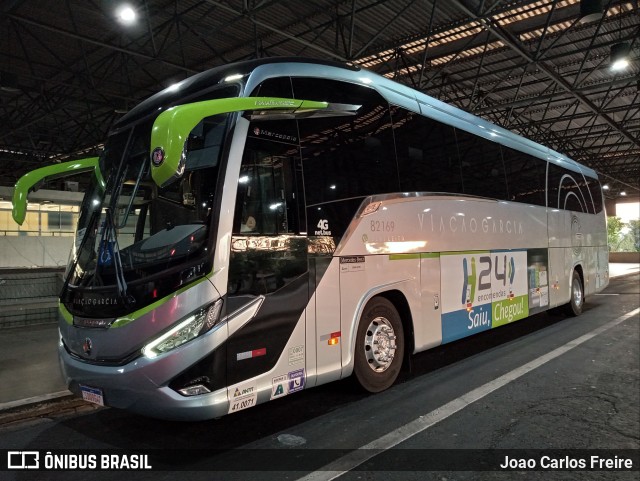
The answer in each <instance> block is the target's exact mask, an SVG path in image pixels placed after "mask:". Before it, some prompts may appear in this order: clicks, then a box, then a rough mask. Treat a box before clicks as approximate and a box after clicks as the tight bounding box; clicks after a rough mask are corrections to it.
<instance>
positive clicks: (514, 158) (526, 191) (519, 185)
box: [502, 146, 546, 206]
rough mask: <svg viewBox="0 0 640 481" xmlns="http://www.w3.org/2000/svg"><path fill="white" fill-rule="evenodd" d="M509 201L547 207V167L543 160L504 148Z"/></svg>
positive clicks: (503, 155) (503, 154)
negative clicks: (545, 193)
mask: <svg viewBox="0 0 640 481" xmlns="http://www.w3.org/2000/svg"><path fill="white" fill-rule="evenodd" d="M502 157H503V159H504V166H505V170H506V173H507V190H508V192H509V196H508V197H507V199H508V200H511V201H514V202H524V203H527V204H535V205H541V206H545V205H546V203H545V195H544V191H545V179H544V175H545V167H546V162H545V161H544V160H542V159H538V158H536V157H533V156H532V155H529V154H525V153H523V152H520V151H518V150H514V149H511V148H509V147H505V146H502Z"/></svg>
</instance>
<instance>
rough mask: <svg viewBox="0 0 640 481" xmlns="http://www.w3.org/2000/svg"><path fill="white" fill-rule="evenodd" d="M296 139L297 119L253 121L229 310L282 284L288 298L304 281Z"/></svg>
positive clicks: (232, 260) (238, 212)
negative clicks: (302, 277)
mask: <svg viewBox="0 0 640 481" xmlns="http://www.w3.org/2000/svg"><path fill="white" fill-rule="evenodd" d="M297 141H298V138H297V130H296V123H295V121H294V120H275V121H255V122H252V123H251V124H250V126H249V133H248V135H247V140H246V143H245V148H244V154H243V157H242V164H241V166H240V174H239V176H238V185H237V189H238V191H237V196H236V206H235V215H234V221H233V229H232V231H233V235H232V237H231V257H230V260H229V285H228V294H229V297H228V304H227V308H228V309H230V310H231V311H233V310H235V309H237V308H240V307H241V306H242V305H244V304H245V303H246V302H249V301H250V300H251V298H252V296H257V295H266V294H274V295H277V294H276V292H277V291H279V290H281V289H283V290H282V291H281V292H282V295H283V296H285V297H284V298H286V299H289V300H290V298H289V297H286V296H287V295H290V294H291V292H292V291H291V289H296V287H295V286H299V283H300V282H302V283H304V282H306V281H305V280H304V279H301V276H302V275H303V274H304V273H305V272H306V271H307V243H306V238H305V237H304V236H302V235H299V233H300V226H301V225H303V224H301V223H300V220H299V219H300V212H299V209H298V202H299V199H300V198H301V197H300V195H299V194H298V185H299V183H298V182H297V177H296V170H297V169H299V164H300V155H299V147H298V144H297ZM296 282H298V283H297V284H296ZM304 285H305V286H306V284H304ZM287 293H288V294H287Z"/></svg>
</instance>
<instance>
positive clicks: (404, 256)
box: [389, 254, 420, 261]
mask: <svg viewBox="0 0 640 481" xmlns="http://www.w3.org/2000/svg"><path fill="white" fill-rule="evenodd" d="M406 259H420V254H390V255H389V260H390V261H402V260H406Z"/></svg>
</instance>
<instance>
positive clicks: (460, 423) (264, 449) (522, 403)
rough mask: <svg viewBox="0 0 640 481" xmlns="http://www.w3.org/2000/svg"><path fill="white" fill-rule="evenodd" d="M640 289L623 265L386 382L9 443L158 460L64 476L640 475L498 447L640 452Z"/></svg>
mask: <svg viewBox="0 0 640 481" xmlns="http://www.w3.org/2000/svg"><path fill="white" fill-rule="evenodd" d="M639 301H640V275H639V274H637V273H636V274H633V275H630V276H623V277H618V278H616V279H613V280H612V282H611V284H610V286H609V288H607V290H606V292H603V293H602V294H599V295H594V296H592V298H591V299H590V301H589V302H588V303H587V304H586V306H585V311H584V312H583V313H582V315H580V316H578V317H566V316H563V315H558V314H555V313H548V314H546V313H545V314H541V315H538V316H533V317H532V318H531V319H529V320H527V321H526V322H517V323H513V324H511V325H509V326H504V327H501V328H500V329H496V330H495V331H493V332H487V333H480V334H478V335H476V336H473V337H471V338H466V339H462V340H460V341H456V342H455V343H452V344H449V345H447V346H442V347H437V348H434V349H432V350H429V351H427V352H424V353H421V354H418V355H416V356H414V357H413V358H412V370H411V372H407V371H403V373H402V375H401V377H400V379H399V381H398V382H397V383H396V384H395V385H394V386H393V387H392V388H390V389H389V390H387V391H385V392H382V393H379V394H377V395H368V394H366V393H363V392H362V391H361V390H357V389H355V388H354V387H353V383H352V382H350V380H345V381H340V382H336V383H330V384H327V385H323V386H320V387H317V388H314V389H309V390H305V391H302V392H300V393H296V394H294V395H292V396H287V397H285V398H283V399H278V400H275V401H273V402H270V403H265V404H262V405H259V406H256V407H255V408H252V409H247V410H244V411H241V412H239V413H236V414H233V415H229V416H224V417H222V418H220V419H217V420H211V421H204V422H196V423H176V422H169V421H161V420H155V419H150V418H145V417H144V416H139V415H134V414H130V413H127V412H124V411H121V410H118V409H100V410H96V411H92V412H89V413H83V414H81V415H75V414H74V415H68V416H59V417H58V416H49V417H45V418H42V419H33V420H30V421H29V422H25V423H21V424H19V425H13V426H7V427H5V428H2V427H0V451H1V450H3V449H11V450H21V451H23V452H24V451H32V450H37V451H38V452H40V453H41V456H44V453H46V452H47V451H51V452H54V453H55V452H56V451H57V450H62V449H64V450H68V451H67V452H71V453H78V454H86V453H91V452H96V451H90V450H97V452H99V453H116V452H121V451H122V450H130V451H129V452H133V453H140V452H147V453H149V455H150V461H151V464H152V465H153V467H154V469H155V470H154V471H149V472H140V471H139V472H135V473H124V472H117V471H113V472H101V473H87V472H86V471H75V472H73V471H59V472H52V471H49V472H47V473H46V475H45V477H46V479H48V480H49V479H50V480H58V479H59V480H61V481H74V480H76V479H77V480H79V481H80V480H86V479H87V476H88V475H89V476H91V478H92V479H102V480H105V481H123V480H125V479H126V480H128V479H135V480H136V481H145V480H149V481H151V480H153V481H157V480H158V479H162V480H174V479H184V478H185V477H186V478H188V479H189V480H193V481H199V480H202V481H205V480H206V481H209V480H211V479H225V480H228V481H244V480H246V479H254V478H256V477H259V478H260V479H261V481H283V480H294V479H298V478H301V477H302V478H301V479H303V480H305V481H310V480H315V481H320V480H329V479H334V477H338V479H340V480H343V481H362V480H364V479H367V480H374V481H377V480H380V481H406V480H415V481H422V480H437V481H445V480H456V481H464V480H470V481H474V480H478V479H480V480H483V481H485V480H497V481H508V480H513V479H518V480H527V481H528V480H535V481H538V480H540V481H543V480H544V481H547V480H553V481H555V480H562V481H566V480H575V481H578V480H579V481H602V480H605V481H608V480H610V481H626V480H630V481H631V480H633V481H637V480H638V471H637V466H638V461H635V463H636V464H635V467H636V471H634V472H615V471H605V470H599V471H585V470H566V471H558V472H553V471H544V472H542V471H540V472H531V471H526V470H518V471H511V472H501V471H500V470H499V469H498V468H497V467H496V460H497V458H496V453H497V455H500V454H502V456H505V454H509V455H513V453H514V452H513V451H511V450H514V449H515V450H517V451H518V452H520V453H521V452H522V451H521V450H524V449H527V450H532V451H530V452H529V453H528V454H526V456H527V457H530V456H537V457H538V458H537V459H540V457H541V455H542V454H543V453H547V454H552V453H553V456H554V457H557V458H558V459H564V458H565V457H566V456H572V457H575V456H580V457H583V456H586V457H587V459H590V455H593V454H596V453H599V455H601V456H607V457H609V458H612V457H614V456H620V457H624V458H630V457H632V456H634V457H635V458H634V459H636V460H637V459H638V453H640V451H639V449H640V425H639V422H640V391H639V390H638V381H639V380H640V378H639V373H638V365H639V364H638V363H639V362H640V352H639V349H640V341H639V336H640V330H639V329H638V327H639V317H638V311H639V310H640V309H639ZM416 427H417V428H418V429H415V428H416ZM329 448H330V449H329ZM505 450H509V451H505ZM550 450H553V451H552V453H551V452H550ZM582 450H587V451H586V452H585V451H582ZM578 451H579V452H578ZM125 452H126V451H125ZM580 452H582V453H583V454H580ZM451 456H453V458H451ZM469 457H471V458H473V457H475V458H474V459H475V461H474V462H473V463H472V462H471V461H472V460H473V459H471V460H469V459H468V458H469ZM516 457H520V456H518V455H516ZM452 459H453V462H452ZM354 461H355V462H354ZM499 461H502V458H500V459H499ZM434 462H436V463H439V462H443V463H445V462H446V463H445V464H444V465H445V467H440V468H434V467H433V464H432V463H434ZM437 465H438V466H442V464H437ZM323 467H324V470H323V469H322V468H323ZM161 470H162V471H161ZM314 470H315V472H311V471H314ZM3 476H4V477H3ZM0 478H1V479H7V481H10V480H14V479H15V480H16V481H30V480H33V481H40V480H41V479H43V473H42V472H38V471H34V470H27V471H22V472H0Z"/></svg>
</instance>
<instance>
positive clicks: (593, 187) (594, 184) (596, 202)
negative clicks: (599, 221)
mask: <svg viewBox="0 0 640 481" xmlns="http://www.w3.org/2000/svg"><path fill="white" fill-rule="evenodd" d="M585 179H586V180H587V185H588V186H589V191H590V192H591V198H592V199H593V209H594V212H595V213H596V214H599V213H600V212H602V206H603V202H602V186H601V185H600V181H599V180H598V179H594V178H593V177H586V176H585Z"/></svg>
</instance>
